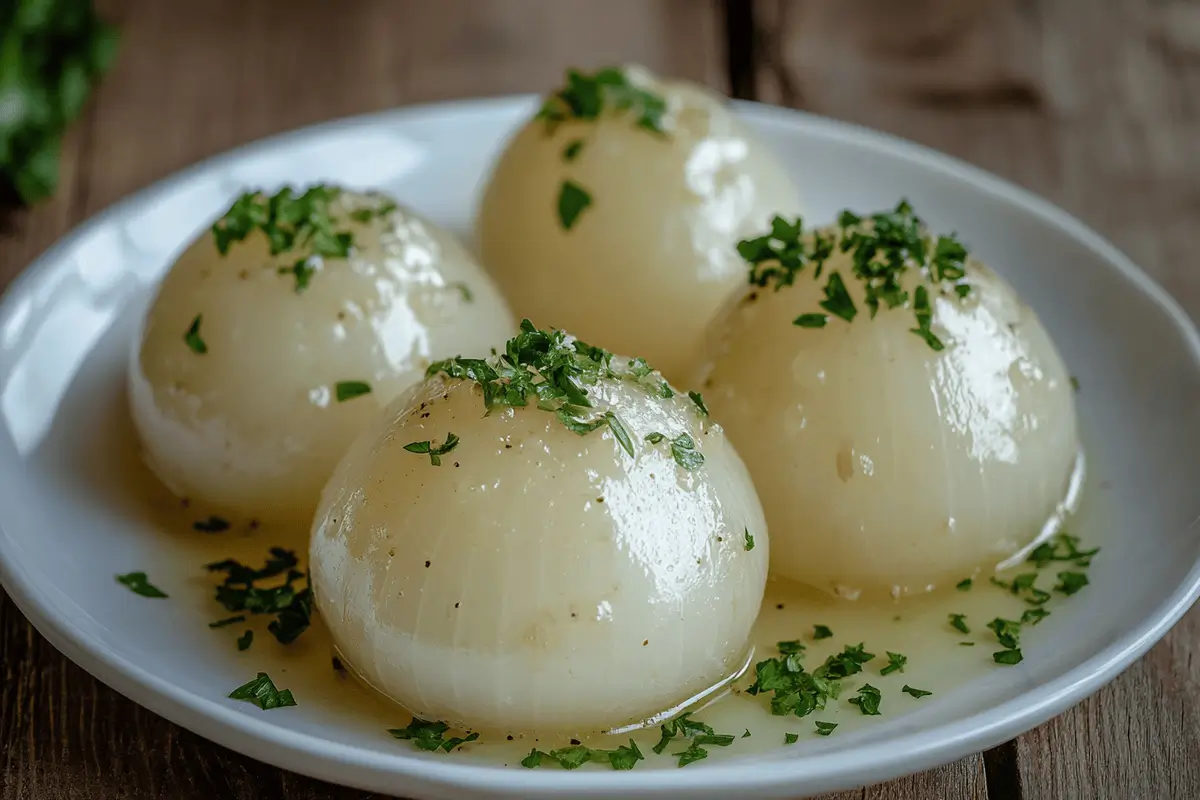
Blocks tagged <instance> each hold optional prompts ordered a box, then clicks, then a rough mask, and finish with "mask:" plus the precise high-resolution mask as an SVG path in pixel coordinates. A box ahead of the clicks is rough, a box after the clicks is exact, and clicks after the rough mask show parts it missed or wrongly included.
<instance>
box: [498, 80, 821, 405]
mask: <svg viewBox="0 0 1200 800" xmlns="http://www.w3.org/2000/svg"><path fill="white" fill-rule="evenodd" d="M609 72H610V73H616V72H617V71H616V70H610V71H609ZM624 75H625V78H626V80H627V81H628V82H629V83H630V84H632V85H634V86H636V87H639V88H642V89H644V90H645V91H647V92H649V93H651V94H652V95H654V96H655V97H659V98H662V100H663V101H665V112H664V113H663V115H662V118H661V119H662V122H661V127H662V132H655V131H653V130H648V129H647V128H646V127H644V126H639V125H638V124H637V121H638V119H639V106H638V105H637V103H636V102H635V103H634V107H633V108H632V109H631V110H627V111H623V112H622V111H616V110H614V106H615V104H616V103H617V102H618V99H614V97H613V96H612V95H609V99H608V100H607V102H606V103H605V105H604V110H603V111H602V112H601V113H600V114H599V116H598V118H594V119H579V118H577V117H572V118H568V119H566V120H564V121H560V122H555V123H550V122H548V121H547V120H546V119H544V118H535V119H533V120H531V121H529V122H528V123H527V124H526V125H525V126H524V127H523V128H521V129H520V131H518V132H517V134H516V135H515V137H514V138H513V139H512V141H511V142H510V143H509V144H508V146H507V148H506V149H505V151H504V153H503V154H502V155H501V157H500V160H499V162H498V163H497V164H496V166H495V169H494V172H493V174H492V177H491V181H490V183H489V184H488V186H487V190H486V193H485V195H484V197H483V202H482V205H481V208H480V213H479V220H478V225H477V229H478V235H479V243H480V251H481V256H482V259H483V263H484V266H485V267H486V268H487V269H488V270H489V271H490V272H491V273H492V274H493V275H494V276H495V277H496V279H497V281H498V282H499V283H500V286H501V288H502V289H503V290H504V292H505V295H506V296H507V297H508V298H509V300H510V301H511V302H512V304H513V307H514V309H516V310H518V311H519V312H520V313H522V314H525V315H527V316H530V317H533V318H534V319H541V320H545V321H546V322H548V323H551V324H554V325H556V326H559V327H562V328H566V329H568V330H571V331H572V332H574V333H576V334H577V335H579V336H580V337H581V338H583V339H585V340H587V341H596V342H601V343H603V344H604V345H605V346H606V347H608V348H610V349H612V350H614V351H617V352H632V353H640V354H642V355H643V356H644V357H645V358H646V360H647V361H649V362H650V363H651V364H654V365H655V366H656V367H658V368H659V369H661V370H662V371H663V374H664V375H666V376H667V378H668V379H670V380H672V381H678V382H684V381H686V380H687V379H688V378H689V377H690V376H689V375H688V374H687V369H688V367H689V366H690V364H691V363H692V361H693V360H694V358H695V355H696V352H697V349H698V347H699V345H700V342H701V339H702V336H703V329H704V324H705V323H706V322H707V320H708V319H709V318H710V317H711V316H712V314H713V313H714V312H715V311H716V310H717V308H718V307H719V306H720V304H721V302H722V300H723V299H724V298H725V297H726V296H727V295H728V294H729V292H730V291H731V290H732V289H733V288H734V287H735V286H736V285H738V284H739V283H740V282H741V281H742V280H743V279H744V273H745V270H744V269H743V265H742V264H741V263H740V262H739V261H738V259H737V256H736V254H735V253H731V251H730V249H729V243H730V242H733V241H736V240H737V239H738V238H741V237H743V236H747V235H749V234H750V233H752V232H753V231H754V230H757V229H758V228H761V227H762V226H763V225H764V224H766V222H767V221H768V220H769V219H770V217H771V215H772V214H773V213H775V212H777V211H787V212H794V211H797V210H799V209H798V203H799V201H798V200H797V194H796V190H795V188H794V187H793V185H792V183H791V181H790V179H789V178H788V176H787V174H786V172H785V171H784V169H783V167H782V166H781V165H780V164H779V162H778V161H777V160H776V159H775V157H774V155H773V154H772V153H771V152H770V151H769V150H768V149H767V148H766V147H765V146H764V145H762V144H761V143H759V142H758V141H757V140H756V139H755V138H754V137H753V136H752V135H751V134H750V133H749V131H748V130H747V129H746V128H745V127H744V126H743V124H742V123H741V121H740V120H738V119H737V118H736V117H735V116H734V115H733V114H732V113H731V112H730V110H729V108H728V106H727V105H726V102H725V100H724V99H723V98H721V97H718V96H716V95H714V94H712V93H711V92H709V91H707V90H705V89H703V88H701V87H699V86H697V85H694V84H691V83H687V82H679V81H665V80H659V79H657V78H655V77H654V76H652V75H650V74H648V73H647V72H645V71H644V70H641V69H637V68H633V69H628V70H625V71H624ZM552 102H553V101H552ZM576 143H578V144H577V145H576ZM573 145H576V146H577V148H578V149H577V150H573V149H572V146H573ZM568 153H572V154H573V155H572V156H571V157H570V158H568V155H567V154H568ZM566 181H570V182H571V183H572V185H573V186H575V187H578V188H579V189H580V190H582V191H583V192H585V193H586V196H587V198H588V203H589V204H588V205H587V206H586V207H584V208H583V209H582V210H581V211H579V212H578V216H577V217H576V218H575V219H574V221H573V223H572V224H571V226H570V228H569V229H565V228H564V222H563V219H562V217H561V214H560V206H559V203H560V197H561V195H562V193H563V191H564V185H565V182H566ZM578 198H579V195H578V194H577V195H576V199H577V202H576V204H575V206H573V207H572V208H575V207H578Z"/></svg>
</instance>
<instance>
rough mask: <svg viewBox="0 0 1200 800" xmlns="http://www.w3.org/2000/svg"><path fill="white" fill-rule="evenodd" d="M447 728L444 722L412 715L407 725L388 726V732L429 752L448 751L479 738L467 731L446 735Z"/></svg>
mask: <svg viewBox="0 0 1200 800" xmlns="http://www.w3.org/2000/svg"><path fill="white" fill-rule="evenodd" d="M448 730H450V726H449V725H447V724H446V723H444V722H441V721H437V722H431V721H429V720H424V719H421V718H420V717H413V718H412V719H411V720H410V721H409V723H408V725H407V726H405V727H403V728H389V729H388V733H390V734H391V735H392V736H393V737H395V738H397V739H403V740H405V741H410V742H412V743H413V746H414V747H416V748H417V749H418V750H427V751H429V752H431V753H436V752H438V751H441V752H443V753H449V752H450V751H451V750H453V749H454V748H456V747H461V746H462V745H464V744H467V743H468V742H473V741H475V740H476V739H478V738H479V734H478V733H471V732H468V733H467V735H466V736H450V737H447V736H446V731H448Z"/></svg>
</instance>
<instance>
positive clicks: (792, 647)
mask: <svg viewBox="0 0 1200 800" xmlns="http://www.w3.org/2000/svg"><path fill="white" fill-rule="evenodd" d="M775 649H777V650H778V651H779V652H781V653H783V654H784V655H785V656H790V655H795V654H796V653H803V652H804V649H805V648H804V643H803V642H801V641H800V640H799V639H792V640H791V641H787V642H776V644H775Z"/></svg>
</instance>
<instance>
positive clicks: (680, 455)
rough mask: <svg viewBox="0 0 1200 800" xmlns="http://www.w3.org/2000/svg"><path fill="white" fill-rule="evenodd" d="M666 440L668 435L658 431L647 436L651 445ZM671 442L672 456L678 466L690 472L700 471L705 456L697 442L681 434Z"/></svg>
mask: <svg viewBox="0 0 1200 800" xmlns="http://www.w3.org/2000/svg"><path fill="white" fill-rule="evenodd" d="M666 438H667V437H666V434H662V433H659V432H658V431H655V432H653V433H648V434H646V441H647V442H649V443H650V444H658V443H659V442H662V441H663V440H664V439H666ZM670 442H671V456H672V457H673V458H674V459H675V463H676V464H678V465H679V466H681V467H683V468H684V469H686V470H688V471H689V472H690V471H692V470H697V469H700V467H701V466H703V465H704V454H703V453H701V452H700V451H699V450H697V449H696V442H695V440H694V439H692V437H691V436H688V435H687V434H686V433H681V434H679V435H678V436H676V437H675V438H674V439H671V440H670Z"/></svg>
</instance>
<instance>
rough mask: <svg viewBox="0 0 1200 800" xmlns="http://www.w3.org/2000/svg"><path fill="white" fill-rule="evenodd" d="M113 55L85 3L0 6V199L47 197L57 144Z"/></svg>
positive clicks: (110, 31)
mask: <svg viewBox="0 0 1200 800" xmlns="http://www.w3.org/2000/svg"><path fill="white" fill-rule="evenodd" d="M116 51H117V31H116V29H115V28H113V27H112V26H110V25H106V24H104V23H103V22H101V20H100V19H99V17H97V15H96V13H95V11H93V9H92V3H91V2H90V0H57V2H22V1H21V0H17V2H11V0H10V2H6V3H2V4H0V195H9V194H13V195H15V196H16V198H17V200H18V201H20V202H21V203H22V204H24V205H27V206H31V205H33V204H34V203H37V202H39V201H41V200H44V199H45V198H47V197H49V196H50V195H51V194H53V193H54V190H55V188H57V186H58V180H59V152H60V150H61V146H62V138H63V136H64V134H65V133H66V130H67V127H68V126H69V125H70V124H71V123H72V122H74V121H75V120H76V119H77V118H78V117H79V115H80V113H81V112H82V111H83V106H84V103H85V102H86V101H87V98H88V95H89V94H90V93H91V91H92V87H93V85H94V84H95V83H96V81H97V80H98V79H99V77H100V76H101V75H102V74H103V73H104V72H106V71H107V70H108V68H109V66H110V65H111V64H112V61H113V57H114V56H115V55H116Z"/></svg>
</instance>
